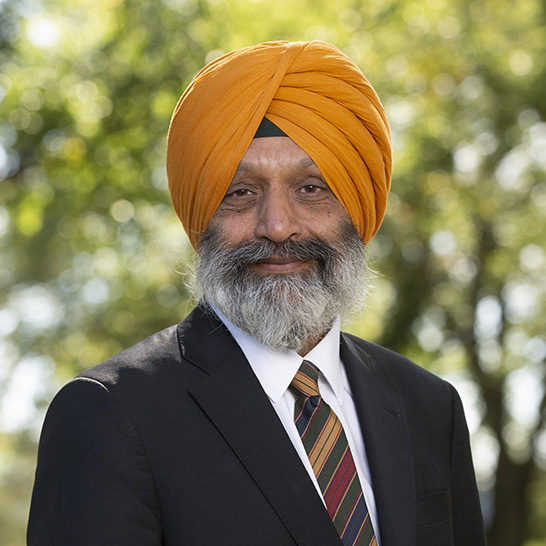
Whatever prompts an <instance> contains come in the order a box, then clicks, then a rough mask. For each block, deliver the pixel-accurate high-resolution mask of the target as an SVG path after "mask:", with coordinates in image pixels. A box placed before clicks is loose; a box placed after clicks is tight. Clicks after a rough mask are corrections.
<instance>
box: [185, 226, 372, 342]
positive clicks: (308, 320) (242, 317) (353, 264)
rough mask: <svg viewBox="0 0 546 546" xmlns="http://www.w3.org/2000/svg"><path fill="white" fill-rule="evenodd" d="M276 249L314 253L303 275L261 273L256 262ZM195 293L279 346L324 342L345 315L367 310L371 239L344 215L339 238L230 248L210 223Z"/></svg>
mask: <svg viewBox="0 0 546 546" xmlns="http://www.w3.org/2000/svg"><path fill="white" fill-rule="evenodd" d="M272 255H276V256H280V257H293V258H295V259H300V260H314V261H315V262H316V266H315V267H313V268H312V269H310V270H306V271H303V272H301V273H297V274H278V275H260V274H257V273H254V272H252V271H251V270H249V268H248V265H249V264H253V263H256V262H257V261H258V260H261V259H264V258H269V257H271V256H272ZM198 260H199V263H198V266H197V271H196V275H195V281H196V282H195V286H194V292H195V295H196V297H197V298H198V299H200V300H201V302H202V305H204V307H205V308H206V309H208V310H212V308H216V309H218V311H220V312H221V313H222V314H223V315H224V316H225V317H226V318H227V319H228V320H229V321H231V322H232V323H233V324H235V325H236V326H238V327H239V328H240V329H241V330H243V331H245V332H247V333H248V334H249V335H250V336H251V337H253V338H254V339H255V340H256V341H258V342H259V343H261V344H262V345H264V346H266V347H268V348H269V349H271V350H273V351H279V352H285V351H289V350H292V351H296V352H299V350H300V349H301V348H302V347H303V346H304V345H305V344H308V343H310V342H311V343H317V342H318V341H320V339H321V338H322V337H323V336H324V334H326V333H327V332H328V330H329V329H330V328H331V327H332V325H333V323H334V321H335V320H336V318H337V317H339V316H341V317H345V316H347V315H348V314H350V313H352V312H354V311H356V310H360V309H362V307H363V306H364V304H365V300H366V296H367V292H368V266H367V263H366V258H365V251H364V244H363V243H362V241H361V240H360V237H359V236H358V233H357V231H356V229H355V228H354V226H353V225H352V224H350V223H349V222H344V223H343V226H342V229H341V236H340V237H339V239H338V241H336V242H335V243H334V244H327V243H325V242H323V241H321V240H318V239H307V240H304V241H291V240H289V241H285V242H283V243H280V244H277V243H273V242H271V241H263V242H248V243H244V244H242V245H240V246H238V247H235V248H230V247H228V246H227V245H225V244H224V243H222V241H221V240H220V236H219V233H218V230H215V229H213V228H209V229H208V230H207V231H206V233H205V234H204V236H203V238H202V239H201V241H200V244H199V253H198Z"/></svg>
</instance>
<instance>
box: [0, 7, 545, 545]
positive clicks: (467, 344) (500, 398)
mask: <svg viewBox="0 0 546 546" xmlns="http://www.w3.org/2000/svg"><path fill="white" fill-rule="evenodd" d="M272 39H289V40H312V39H321V40H326V41H330V42H332V43H334V44H336V45H337V46H338V47H340V48H341V49H342V50H343V51H345V52H346V53H347V54H348V55H349V56H350V57H351V58H353V59H354V60H355V61H356V62H357V63H358V64H359V66H360V67H361V68H362V70H363V72H364V73H365V74H366V75H367V76H368V78H369V79H370V80H371V82H372V83H373V85H374V86H375V88H376V89H377V91H378V93H379V95H380V96H381V97H382V99H383V101H384V104H385V107H386V109H387V112H388V116H389V119H390V122H391V125H392V133H393V140H394V149H395V168H394V179H393V189H392V193H391V196H390V200H389V208H388V214H387V218H386V220H385V222H384V225H383V227H382V229H381V231H380V233H379V235H378V236H377V237H376V238H375V239H374V241H373V242H372V244H371V245H370V252H371V256H372V260H373V267H374V269H375V270H376V271H378V272H379V276H378V278H377V279H376V281H375V290H374V292H373V294H372V297H371V299H370V303H369V305H368V308H367V309H366V311H365V313H364V314H363V316H362V317H361V318H360V319H358V320H355V321H354V322H353V323H351V324H349V325H348V326H347V328H348V329H349V330H351V331H353V332H355V333H357V334H359V335H361V336H363V337H366V338H368V339H371V340H373V341H376V342H378V343H381V344H383V345H386V346H387V347H390V348H392V349H394V350H396V351H398V352H401V353H403V354H405V355H407V356H409V357H410V358H412V359H414V360H415V361H417V362H418V363H420V364H421V365H423V366H425V367H426V368H428V369H430V370H432V371H433V372H435V373H437V374H439V375H441V376H443V377H446V378H447V379H449V380H450V381H452V382H453V383H454V384H455V386H456V387H457V388H458V389H459V391H460V393H461V395H462V397H463V400H464V404H465V408H466V412H467V418H468V422H469V427H470V430H471V433H472V446H473V453H474V459H475V465H476V470H477V474H478V479H479V485H480V491H481V497H482V502H483V508H484V514H485V517H486V522H487V528H488V535H489V540H490V546H522V545H525V546H544V545H546V430H545V413H546V398H545V372H546V364H545V358H546V328H545V323H546V318H545V317H546V251H545V240H546V230H545V221H544V220H545V217H546V121H545V120H546V2H545V1H544V0H518V2H517V3H514V2H513V1H512V0H511V1H508V0H473V1H472V2H468V1H467V0H415V1H411V0H396V1H394V0H291V1H285V0H261V1H260V0H254V1H248V0H247V1H242V0H155V1H153V2H152V1H145V0H42V1H40V0H0V484H1V489H0V543H1V544H3V545H4V546H22V545H23V544H24V530H25V525H26V519H27V515H28V506H29V499H30V493H31V488H32V480H33V473H34V466H35V459H36V446H37V439H38V435H39V430H40V427H41V423H42V420H43V416H44V412H45V408H46V406H47V404H48V403H49V401H50V400H51V398H52V397H53V395H54V393H55V392H56V390H57V389H58V388H59V386H60V385H61V384H62V383H63V382H65V381H67V380H68V379H70V378H71V377H72V376H73V375H75V374H76V373H78V372H79V371H80V370H83V369H84V368H87V367H89V366H92V365H94V364H96V363H98V362H100V361H102V360H104V359H106V358H108V357H109V356H111V355H113V354H114V353H116V352H117V351H119V350H121V349H122V348H124V347H127V346H129V345H130V344H133V343H135V342H137V341H138V340H140V339H142V338H144V337H146V336H147V335H149V334H150V333H152V332H154V331H157V330H159V329H161V328H163V327H166V326H168V325H170V324H173V323H176V322H178V321H179V320H181V319H182V318H183V317H184V316H185V315H186V313H187V312H188V310H189V309H190V308H191V302H189V301H188V294H187V290H186V288H185V285H184V272H185V271H187V268H188V266H187V264H188V263H189V262H191V256H192V253H191V249H190V247H189V244H188V242H187V240H186V238H185V235H184V234H183V231H182V228H181V227H180V226H179V224H178V221H177V219H176V217H175V215H174V213H173V211H172V209H171V206H170V202H169V196H168V191H167V183H166V175H165V168H164V163H165V138H166V132H167V127H168V123H169V118H170V115H171V112H172V110H173V108H174V105H175V104H176V101H177V99H178V97H179V95H180V94H181V92H182V90H183V89H184V87H185V85H187V83H188V82H189V80H190V79H191V77H192V76H193V75H194V74H195V73H196V72H197V71H198V70H199V69H200V68H201V67H202V66H203V65H204V64H205V63H206V62H208V61H211V60H213V59H214V58H216V57H218V56H219V55H221V54H222V53H224V52H227V51H230V50H232V49H235V48H238V47H243V46H247V45H251V44H254V43H258V42H262V41H267V40H272ZM97 523H98V524H99V522H97ZM469 546H471V545H469Z"/></svg>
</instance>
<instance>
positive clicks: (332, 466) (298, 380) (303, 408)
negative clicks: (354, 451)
mask: <svg viewBox="0 0 546 546" xmlns="http://www.w3.org/2000/svg"><path fill="white" fill-rule="evenodd" d="M290 388H291V390H292V392H293V393H294V395H295V396H296V405H295V408H294V421H295V423H296V427H297V429H298V432H299V434H300V437H301V440H302V442H303V445H304V447H305V451H306V452H307V456H308V457H309V461H310V463H311V467H312V468H313V472H314V473H315V476H316V477H317V481H318V484H319V486H320V490H321V491H322V496H323V498H324V502H325V503H326V508H327V509H328V514H329V515H330V517H331V518H332V521H333V522H334V525H335V527H336V529H337V531H338V533H339V536H340V537H341V541H342V542H343V545H344V546H356V545H357V544H358V545H359V546H376V545H377V541H376V539H375V535H374V531H373V528H372V522H371V520H370V516H369V514H368V509H367V507H366V501H365V500H364V495H363V494H362V489H361V487H360V481H359V479H358V475H357V473H356V468H355V464H354V461H353V456H352V455H351V451H350V449H349V444H348V443H347V437H346V436H345V432H344V431H343V427H342V426H341V422H340V421H339V419H338V417H337V415H336V414H335V413H334V411H333V410H332V408H330V406H328V404H326V402H324V400H323V399H322V398H321V396H320V392H319V388H318V369H317V368H316V367H315V366H314V365H313V364H312V363H311V362H308V361H306V360H304V361H303V364H302V365H301V366H300V369H299V370H298V372H297V373H296V375H295V376H294V379H293V380H292V383H290Z"/></svg>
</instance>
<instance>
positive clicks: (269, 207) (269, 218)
mask: <svg viewBox="0 0 546 546" xmlns="http://www.w3.org/2000/svg"><path fill="white" fill-rule="evenodd" d="M299 234H300V225H299V221H298V216H297V211H296V210H295V204H294V203H292V202H291V201H290V198H289V196H288V195H286V193H284V192H282V191H275V190H271V191H268V192H267V193H266V195H264V196H263V198H262V202H261V203H260V205H259V207H258V218H257V222H256V227H255V230H254V235H255V237H256V238H257V239H269V240H270V241H273V242H274V243H282V242H283V241H286V240H287V239H290V238H295V237H297V236H298V235H299Z"/></svg>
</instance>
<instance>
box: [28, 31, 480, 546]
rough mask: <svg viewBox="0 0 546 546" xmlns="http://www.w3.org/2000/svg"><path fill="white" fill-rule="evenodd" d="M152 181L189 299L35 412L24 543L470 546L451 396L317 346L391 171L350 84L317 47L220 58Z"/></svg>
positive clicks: (390, 365) (401, 362)
mask: <svg viewBox="0 0 546 546" xmlns="http://www.w3.org/2000/svg"><path fill="white" fill-rule="evenodd" d="M167 171H168V176H169V184H170V190H171V196H172V199H173V204H174V207H175V209H176V211H177V213H178V215H179V217H180V219H181V220H182V223H183V225H184V227H185V229H186V232H187V233H188V236H189V238H190V240H191V242H192V244H193V245H194V247H195V248H196V249H197V251H198V257H199V267H198V271H197V285H198V288H199V290H200V291H201V296H202V297H201V300H200V303H199V305H198V306H197V308H196V309H195V310H194V311H193V312H192V313H191V314H190V315H189V317H188V318H187V319H186V320H184V321H183V322H182V323H180V324H179V325H178V326H175V327H172V328H169V329H167V330H165V331H163V332H160V333H158V334H155V335H153V336H152V337H150V338H148V339H147V340H145V341H143V342H141V343H139V344H138V345H136V346H135V347H132V348H130V349H128V350H126V351H124V352H122V353H121V354H119V355H117V356H115V357H113V358H112V359H110V360H109V361H107V362H105V363H103V364H101V365H99V366H97V367H95V368H93V369H91V370H89V371H87V372H85V373H83V374H81V375H80V376H78V378H76V379H75V380H74V381H72V382H71V383H69V384H68V385H67V386H65V387H64V388H63V389H62V390H61V392H60V393H59V394H58V395H57V397H56V398H55V400H54V402H53V403H52V405H51V408H50V410H49V412H48V416H47V418H46V422H45V425H44V430H43V433H42V438H41V442H40V452H39V460H38V469H37V474H36V484H35V489H34V494H33V502H32V508H31V515H30V523H29V531H28V542H29V545H30V546H35V545H55V546H60V545H94V546H95V545H103V544H104V545H106V544H108V545H111V544H116V545H117V544H124V545H125V544H127V545H131V546H138V545H142V546H145V545H146V546H148V545H160V544H165V545H185V544H188V545H215V546H216V545H218V544H233V545H243V544H252V545H264V546H266V545H275V546H279V545H289V544H290V545H294V544H298V545H312V546H320V545H324V546H326V545H340V544H344V545H349V544H350V545H356V544H359V545H365V546H370V545H374V544H381V545H382V546H427V545H428V546H450V545H456V546H470V545H472V546H479V545H482V544H485V541H484V538H483V529H482V520H481V514H480V508H479V500H478V495H477V490H476V483H475V478H474V473H473V468H472V462H471V457H470V449H469V443H468V433H467V429H466V424H465V420H464V415H463V411H462V407H461V403H460V400H459V397H458V396H457V394H456V392H455V390H454V389H453V388H452V387H451V386H450V385H449V384H447V383H445V382H444V381H442V380H440V379H438V378H436V377H434V376H432V375H431V374H429V373H428V372H426V371H424V370H422V369H421V368H419V367H418V366H416V365H415V364H413V363H411V362H409V361H408V360H406V359H404V358H403V357H401V356H399V355H396V354H394V353H392V352H390V351H388V350H386V349H383V348H381V347H378V346H376V345H373V344H371V343H369V342H366V341H364V340H361V339H358V338H355V337H353V336H350V335H347V334H344V333H340V330H339V316H341V315H342V314H344V313H345V312H347V311H348V310H351V309H353V308H354V307H355V306H356V307H358V306H360V305H361V303H362V299H361V297H360V294H362V293H363V292H364V291H365V287H364V284H365V276H366V268H365V259H364V247H365V244H366V243H367V242H368V241H369V240H370V239H371V237H372V236H373V235H374V234H375V232H376V231H377V229H378V228H379V225H380V223H381V220H382V218H383V215H384V211H385V206H386V195H387V192H388V188H389V184H390V172H391V147H390V136H389V129H388V124H387V120H386V117H385V113H384V110H383V107H382V106H381V103H380V101H379V99H378V97H377V95H376V94H375V92H374V90H373V89H372V87H371V86H370V84H369V83H368V81H367V80H366V79H365V78H364V76H363V75H362V74H361V72H360V71H359V70H358V68H357V67H356V66H355V65H354V64H353V63H352V62H351V61H350V60H349V59H348V58H347V57H346V56H345V55H343V54H342V53H341V52H340V51H339V50H337V49H336V48H335V47H333V46H331V45H329V44H325V43H322V42H311V43H288V42H272V43H267V44H261V45H258V46H255V47H251V48H245V49H243V50H239V51H236V52H233V53H230V54H228V55H225V56H224V57H222V58H220V59H218V60H217V61H215V62H213V63H211V64H210V65H208V66H207V67H205V68H204V69H203V70H202V71H201V72H200V73H199V74H198V75H197V76H196V77H195V78H194V80H193V81H192V83H191V84H190V86H189V87H188V89H187V90H186V92H185V93H184V95H183V96H182V97H181V99H180V101H179V103H178V105H177V107H176V109H175V112H174V115H173V118H172V121H171V126H170V130H169V142H168V157H167Z"/></svg>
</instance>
